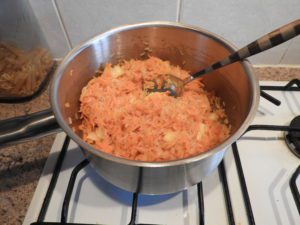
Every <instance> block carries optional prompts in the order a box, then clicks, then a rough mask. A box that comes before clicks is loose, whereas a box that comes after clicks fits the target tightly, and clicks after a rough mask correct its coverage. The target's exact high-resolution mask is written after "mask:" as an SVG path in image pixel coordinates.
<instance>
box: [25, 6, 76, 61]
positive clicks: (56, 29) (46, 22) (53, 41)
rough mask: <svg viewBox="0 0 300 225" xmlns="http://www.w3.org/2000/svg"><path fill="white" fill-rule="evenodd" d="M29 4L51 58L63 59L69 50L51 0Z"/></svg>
mask: <svg viewBox="0 0 300 225" xmlns="http://www.w3.org/2000/svg"><path fill="white" fill-rule="evenodd" d="M29 2H30V5H31V7H32V9H33V12H34V14H35V16H36V18H37V21H38V23H39V26H40V28H41V30H42V32H43V34H44V37H45V39H46V41H47V44H48V46H49V48H50V50H51V52H52V54H53V56H54V57H56V58H61V57H63V56H64V55H65V54H66V53H67V52H68V51H69V50H70V46H69V45H68V41H67V38H66V36H65V33H64V30H63V27H62V26H61V23H60V18H59V16H58V14H57V11H56V9H55V5H54V2H53V0H43V1H41V0H29Z"/></svg>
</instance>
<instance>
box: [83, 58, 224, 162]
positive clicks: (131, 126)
mask: <svg viewBox="0 0 300 225" xmlns="http://www.w3.org/2000/svg"><path fill="white" fill-rule="evenodd" d="M161 74H173V75H176V76H178V77H180V78H182V79H184V78H186V77H188V76H189V74H188V72H187V71H184V70H182V69H181V68H180V67H178V66H173V65H171V64H170V63H169V62H168V61H162V60H161V59H159V58H156V57H150V58H149V59H146V60H129V61H123V62H122V63H120V64H118V65H115V66H112V65H111V64H107V65H106V66H105V69H104V71H103V73H102V74H101V76H98V77H95V78H93V79H92V80H91V81H90V82H89V83H88V84H87V86H86V87H85V88H83V90H82V93H81V97H80V102H81V105H80V113H81V118H82V123H81V125H80V129H81V130H82V131H83V139H84V140H85V141H86V142H87V143H89V144H91V145H93V146H94V147H96V148H97V149H99V150H101V151H104V152H106V153H109V154H113V155H115V156H117V157H122V158H126V159H130V160H139V161H150V162H153V161H170V160H177V159H182V158H186V157H191V156H195V155H197V154H200V153H202V152H205V151H207V150H209V149H211V148H212V147H214V146H216V145H217V144H219V143H220V142H222V141H224V140H225V139H226V138H227V137H228V136H229V134H230V125H229V124H228V123H227V121H228V119H227V116H226V114H225V111H224V106H223V104H222V101H221V99H220V98H218V97H216V96H215V95H214V94H213V93H210V92H207V91H206V90H204V84H203V83H202V82H201V80H197V81H193V82H191V83H189V84H188V85H186V87H185V90H184V92H183V95H182V96H180V97H177V98H174V97H171V96H169V95H168V94H167V93H150V94H149V93H147V92H145V91H144V90H143V84H144V83H146V82H150V81H151V80H153V79H155V78H156V77H157V76H159V75H161ZM224 121H226V123H224ZM99 128H100V129H101V132H100V135H99V132H98V133H97V132H96V131H97V130H99Z"/></svg>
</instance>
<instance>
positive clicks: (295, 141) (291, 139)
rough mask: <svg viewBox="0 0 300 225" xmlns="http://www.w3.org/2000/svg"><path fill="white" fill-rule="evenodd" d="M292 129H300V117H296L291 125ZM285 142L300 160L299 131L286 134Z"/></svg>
mask: <svg viewBox="0 0 300 225" xmlns="http://www.w3.org/2000/svg"><path fill="white" fill-rule="evenodd" d="M290 126H291V127H295V128H297V127H299V128H300V116H296V117H295V118H294V119H293V120H292V122H291V123H290ZM284 137H285V142H286V143H287V145H288V147H289V149H290V150H291V151H292V152H293V153H294V154H295V155H296V156H297V157H298V158H300V132H299V131H289V132H286V133H285V136H284Z"/></svg>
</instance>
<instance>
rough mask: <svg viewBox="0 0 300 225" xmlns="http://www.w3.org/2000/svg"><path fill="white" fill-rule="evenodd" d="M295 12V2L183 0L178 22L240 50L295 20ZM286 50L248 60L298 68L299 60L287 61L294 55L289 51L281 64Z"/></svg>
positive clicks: (298, 9)
mask: <svg viewBox="0 0 300 225" xmlns="http://www.w3.org/2000/svg"><path fill="white" fill-rule="evenodd" d="M299 12H300V4H299V0H286V1H280V0H251V1H248V0H240V1H236V0H227V1H222V0H214V1H205V0H183V4H182V10H181V16H180V18H181V22H183V23H188V24H193V25H197V26H200V27H203V28H205V29H207V30H210V31H212V32H214V33H216V34H219V35H221V36H222V37H224V38H225V39H227V40H229V41H230V42H232V43H233V44H235V45H236V46H238V47H241V46H243V45H245V44H248V43H250V42H251V41H253V40H254V39H256V38H258V37H260V36H262V35H263V34H265V33H267V32H270V31H272V30H273V29H275V28H277V27H278V26H281V25H283V24H285V23H288V22H290V21H292V20H295V19H297V18H299ZM298 43H299V42H298ZM293 45H294V44H293ZM288 46H289V43H285V44H283V45H280V46H278V47H276V48H274V49H272V50H269V51H268V52H265V53H262V54H260V55H257V56H253V57H251V59H250V60H251V61H252V62H253V63H255V64H278V63H283V62H289V63H296V64H300V61H299V60H300V59H298V60H296V59H290V57H294V55H295V54H296V53H295V52H296V51H295V50H293V49H290V50H289V51H288V54H286V56H285V57H284V60H282V57H283V54H284V53H285V52H286V50H287V47H288Z"/></svg>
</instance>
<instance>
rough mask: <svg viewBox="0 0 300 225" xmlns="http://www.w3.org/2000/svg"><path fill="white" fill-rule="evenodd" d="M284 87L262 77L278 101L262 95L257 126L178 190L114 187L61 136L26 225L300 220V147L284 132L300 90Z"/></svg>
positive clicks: (299, 103)
mask: <svg viewBox="0 0 300 225" xmlns="http://www.w3.org/2000/svg"><path fill="white" fill-rule="evenodd" d="M286 84H287V82H261V83H260V85H262V89H263V90H264V91H265V92H264V93H263V94H262V95H265V96H264V97H266V98H268V99H269V100H272V101H273V103H272V102H270V101H269V100H266V99H265V98H261V99H260V105H259V109H258V112H257V114H256V117H255V119H254V121H253V123H252V124H253V125H252V126H250V127H249V131H248V132H247V133H246V134H245V135H244V136H242V137H241V138H240V139H239V140H238V141H237V142H236V143H234V144H233V145H232V146H231V147H230V148H229V149H228V151H227V153H226V156H225V158H224V160H223V161H222V163H221V164H220V166H219V167H218V169H217V170H215V171H214V172H213V173H212V174H211V175H210V176H208V177H207V178H206V179H205V180H203V181H202V182H201V183H199V184H198V185H195V186H194V187H191V188H189V189H188V190H185V191H182V192H179V193H175V194H169V195H158V196H147V195H139V194H138V193H130V192H127V191H124V190H122V189H119V188H118V187H115V186H113V185H112V184H110V183H108V182H107V181H106V180H104V179H103V178H102V177H101V176H99V175H98V174H97V173H96V172H95V171H94V170H93V168H92V167H91V166H90V165H89V162H88V161H87V160H85V158H84V156H83V154H82V153H81V150H80V149H79V148H78V146H77V145H76V144H75V143H74V142H73V141H70V139H69V138H68V137H66V135H65V134H64V133H60V134H58V135H57V137H56V140H55V142H54V144H53V146H52V149H51V152H50V155H49V158H48V160H47V162H46V165H45V168H44V170H43V173H42V176H41V178H40V181H39V183H38V186H37V189H36V191H35V194H34V197H33V199H32V202H31V204H30V207H29V209H28V211H27V215H26V217H25V220H24V222H23V225H30V224H41V225H42V224H47V223H48V222H53V224H54V223H55V224H69V223H70V224H105V225H120V224H130V225H134V224H166V225H196V224H201V225H202V224H203V225H204V224H207V225H215V224H218V225H223V224H224V225H225V224H230V225H232V224H236V225H242V224H262V225H266V224H277V225H280V224H285V225H296V224H300V205H299V198H300V197H299V189H300V159H299V158H298V157H299V156H298V157H297V150H298V153H299V149H296V148H297V145H295V144H293V143H291V138H290V136H288V138H285V137H286V135H287V133H286V132H284V131H283V130H285V129H286V127H287V126H289V125H290V122H291V121H292V120H293V119H294V118H296V117H297V116H298V117H299V115H300V88H297V87H296V86H293V87H292V88H291V89H289V91H279V90H270V89H282V90H284V89H285V88H284V86H285V85H286ZM269 86H279V87H283V88H272V87H269ZM268 94H270V96H269V95H268ZM272 97H273V98H272ZM276 100H277V101H276ZM278 100H279V101H280V102H281V104H280V105H279V106H277V105H276V104H274V103H279V102H278ZM257 124H260V125H263V126H255V125H257ZM272 125H274V126H272ZM292 139H293V138H292ZM296 139H297V137H296ZM298 140H299V138H298ZM290 148H291V149H292V150H294V152H293V151H291V150H290ZM297 204H298V205H297ZM48 224H49V223H48Z"/></svg>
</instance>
